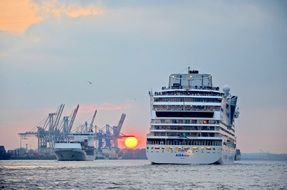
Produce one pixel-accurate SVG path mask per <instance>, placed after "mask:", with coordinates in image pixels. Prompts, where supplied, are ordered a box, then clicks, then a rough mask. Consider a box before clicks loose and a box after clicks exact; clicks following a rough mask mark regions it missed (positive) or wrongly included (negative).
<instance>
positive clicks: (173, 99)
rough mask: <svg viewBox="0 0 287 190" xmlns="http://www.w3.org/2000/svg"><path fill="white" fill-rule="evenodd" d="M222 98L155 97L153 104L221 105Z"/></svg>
mask: <svg viewBox="0 0 287 190" xmlns="http://www.w3.org/2000/svg"><path fill="white" fill-rule="evenodd" d="M221 101H222V98H221V97H219V96H217V97H208V98H207V97H204V98H201V97H200V98H199V97H189V96H188V97H174V96H173V97H155V98H154V102H200V103H202V102H213V103H221Z"/></svg>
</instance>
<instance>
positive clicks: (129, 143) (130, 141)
mask: <svg viewBox="0 0 287 190" xmlns="http://www.w3.org/2000/svg"><path fill="white" fill-rule="evenodd" d="M137 145H138V139H137V138H136V137H127V138H126V139H125V146H126V147H127V148H135V147H136V146H137Z"/></svg>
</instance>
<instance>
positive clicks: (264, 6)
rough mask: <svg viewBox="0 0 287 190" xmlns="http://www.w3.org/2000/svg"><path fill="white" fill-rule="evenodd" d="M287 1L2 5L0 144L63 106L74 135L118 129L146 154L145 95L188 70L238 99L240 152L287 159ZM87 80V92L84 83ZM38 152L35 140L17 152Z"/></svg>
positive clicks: (12, 142) (29, 0)
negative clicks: (88, 124) (87, 129)
mask: <svg viewBox="0 0 287 190" xmlns="http://www.w3.org/2000/svg"><path fill="white" fill-rule="evenodd" d="M286 7H287V2H286V1H283V0H281V1H280V0H277V1H259V0H255V1H187V0H186V1H185V0H184V1H170V0H167V1H166V0H165V1H163V0H155V1H124V2H119V1H115V0H110V1H109V0H107V1H65V0H59V1H57V0H52V1H42V0H35V1H33V0H23V1H21V2H16V1H10V0H3V1H1V2H0V88H1V93H0V107H1V109H0V145H4V146H5V147H6V149H13V148H17V147H19V143H20V141H19V137H18V135H17V133H19V132H24V131H29V130H30V129H32V128H33V127H35V126H36V125H38V124H39V123H40V122H41V121H42V120H43V119H45V118H46V117H47V115H48V113H49V112H55V111H56V110H57V107H58V106H59V105H60V104H62V103H63V104H66V107H65V110H64V114H63V115H70V113H71V111H72V109H73V108H74V107H76V105H77V104H80V109H79V113H78V116H77V118H76V121H75V124H74V128H75V127H76V126H78V125H80V124H82V123H84V122H85V121H89V120H90V119H91V117H92V114H93V111H94V109H95V108H97V109H98V114H97V117H96V120H95V123H96V124H97V125H98V126H99V127H103V126H104V125H105V124H111V125H116V124H117V123H118V120H119V119H120V115H121V113H126V114H127V118H126V121H125V123H124V126H123V131H122V132H123V133H124V134H134V135H136V136H137V137H138V138H139V140H140V144H139V147H144V146H145V135H146V134H147V133H148V130H149V122H150V121H149V120H150V117H149V116H150V107H149V106H150V104H149V96H148V91H149V90H151V89H153V90H159V89H161V87H162V86H166V85H167V83H168V76H169V75H170V74H171V73H182V72H186V71H187V67H188V66H190V67H191V68H192V69H197V70H199V71H200V72H202V73H210V74H212V76H213V84H214V85H215V86H219V87H220V88H222V87H223V86H224V85H225V84H228V85H229V86H230V87H231V93H232V94H233V95H237V96H238V106H239V109H240V117H239V118H238V119H237V120H236V135H237V146H238V148H240V149H241V152H247V153H248V152H272V153H287V140H286V136H287V120H286V119H285V117H286V116H287V85H286V81H287V80H286V79H287V75H286V73H287V63H286V60H287V53H286V50H287V35H286V34H287V22H286V21H287V12H286ZM89 81H90V82H92V83H91V84H90V83H89ZM26 143H27V144H28V145H29V146H30V147H34V148H35V147H36V145H37V143H36V140H35V138H34V140H24V141H23V142H22V144H23V145H24V144H26Z"/></svg>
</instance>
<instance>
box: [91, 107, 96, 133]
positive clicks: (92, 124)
mask: <svg viewBox="0 0 287 190" xmlns="http://www.w3.org/2000/svg"><path fill="white" fill-rule="evenodd" d="M96 115H97V110H95V113H94V115H93V117H92V120H91V123H90V128H89V130H93V128H94V121H95V118H96Z"/></svg>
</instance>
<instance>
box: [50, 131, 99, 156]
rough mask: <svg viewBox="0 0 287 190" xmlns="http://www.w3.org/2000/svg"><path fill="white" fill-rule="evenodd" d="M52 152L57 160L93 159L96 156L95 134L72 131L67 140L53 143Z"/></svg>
mask: <svg viewBox="0 0 287 190" xmlns="http://www.w3.org/2000/svg"><path fill="white" fill-rule="evenodd" d="M54 152H55V154H56V157H57V160H58V161H93V160H95V157H96V155H95V134H94V133H93V132H85V133H72V134H70V135H69V136H68V140H67V142H57V143H55V147H54Z"/></svg>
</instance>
